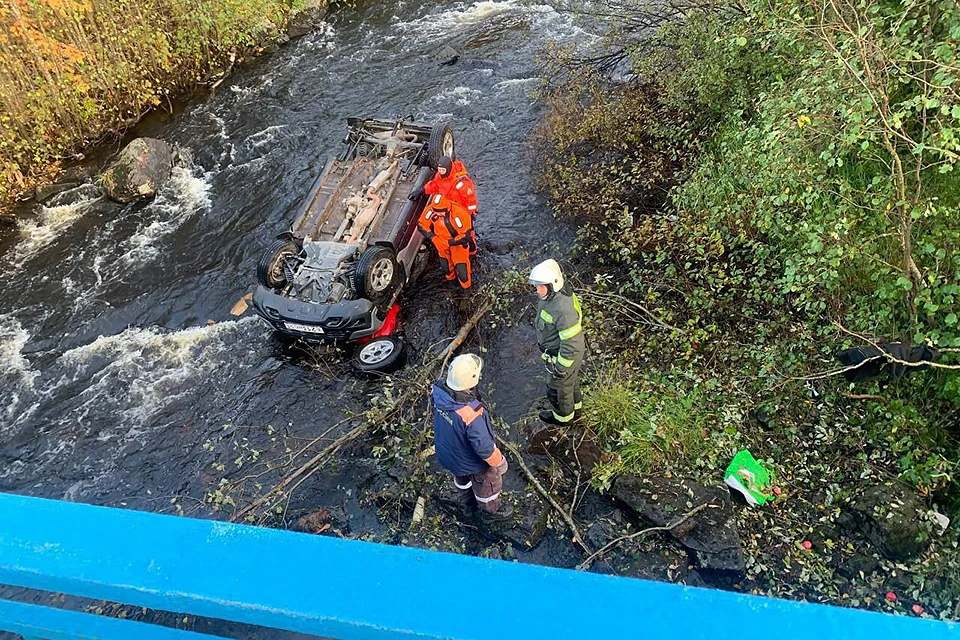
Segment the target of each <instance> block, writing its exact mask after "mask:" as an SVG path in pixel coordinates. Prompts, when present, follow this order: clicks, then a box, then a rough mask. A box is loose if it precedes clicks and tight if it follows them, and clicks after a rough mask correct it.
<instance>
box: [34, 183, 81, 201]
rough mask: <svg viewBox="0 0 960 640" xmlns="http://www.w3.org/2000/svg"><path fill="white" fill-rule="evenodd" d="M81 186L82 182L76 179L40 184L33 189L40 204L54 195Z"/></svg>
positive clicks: (35, 198)
mask: <svg viewBox="0 0 960 640" xmlns="http://www.w3.org/2000/svg"><path fill="white" fill-rule="evenodd" d="M79 186H80V183H79V182H75V181H69V182H58V183H55V184H38V185H37V186H36V187H35V188H34V190H33V199H34V200H36V201H37V202H39V203H40V204H43V203H45V202H46V201H47V200H49V199H50V198H52V197H53V196H55V195H57V194H60V193H63V192H64V191H67V190H69V189H73V188H75V187H79Z"/></svg>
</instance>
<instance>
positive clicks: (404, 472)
mask: <svg viewBox="0 0 960 640" xmlns="http://www.w3.org/2000/svg"><path fill="white" fill-rule="evenodd" d="M387 475H388V476H390V477H391V478H393V479H394V480H396V481H397V482H403V481H404V480H406V479H407V478H409V477H410V476H412V475H413V471H411V470H410V469H409V468H408V467H390V468H389V469H387Z"/></svg>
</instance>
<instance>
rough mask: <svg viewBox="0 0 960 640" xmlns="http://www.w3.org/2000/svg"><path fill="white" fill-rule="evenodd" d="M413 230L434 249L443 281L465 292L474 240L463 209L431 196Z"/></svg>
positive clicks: (470, 278) (449, 201) (471, 281)
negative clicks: (444, 276)
mask: <svg viewBox="0 0 960 640" xmlns="http://www.w3.org/2000/svg"><path fill="white" fill-rule="evenodd" d="M417 227H418V229H419V230H420V233H422V234H423V237H424V238H426V239H427V240H430V241H431V242H432V243H433V246H434V247H436V249H437V254H438V255H439V256H440V266H441V268H442V269H443V271H444V273H445V274H446V277H447V280H457V282H459V284H460V286H461V287H462V288H464V289H469V288H470V285H472V284H473V277H472V276H473V271H472V269H471V265H470V254H471V250H472V251H476V240H475V236H474V233H473V216H472V215H471V214H470V212H469V211H468V210H467V208H466V207H463V206H461V205H460V204H458V203H456V202H453V201H452V200H450V199H448V198H445V197H443V196H442V195H441V194H439V193H438V194H435V195H433V196H431V198H430V202H429V204H427V206H426V208H425V209H424V210H423V213H422V214H420V220H418V221H417Z"/></svg>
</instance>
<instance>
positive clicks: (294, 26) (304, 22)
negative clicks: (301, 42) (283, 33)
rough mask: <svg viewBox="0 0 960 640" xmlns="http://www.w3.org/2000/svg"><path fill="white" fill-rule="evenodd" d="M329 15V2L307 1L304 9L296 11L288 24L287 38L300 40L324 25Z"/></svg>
mask: <svg viewBox="0 0 960 640" xmlns="http://www.w3.org/2000/svg"><path fill="white" fill-rule="evenodd" d="M326 15H327V0H307V1H306V2H305V3H304V5H303V8H301V9H299V10H297V11H295V12H294V13H293V14H292V15H291V17H290V22H289V23H287V36H288V37H290V38H300V37H302V36H305V35H307V34H308V33H311V32H312V31H314V30H315V29H316V28H318V27H319V26H320V25H322V24H323V21H324V18H325V17H326Z"/></svg>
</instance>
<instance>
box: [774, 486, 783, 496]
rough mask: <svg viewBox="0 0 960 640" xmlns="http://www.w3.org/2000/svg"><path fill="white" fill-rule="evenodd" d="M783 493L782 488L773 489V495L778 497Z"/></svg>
mask: <svg viewBox="0 0 960 640" xmlns="http://www.w3.org/2000/svg"><path fill="white" fill-rule="evenodd" d="M781 493H783V491H780V487H774V488H773V495H775V496H778V495H780V494H781Z"/></svg>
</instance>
